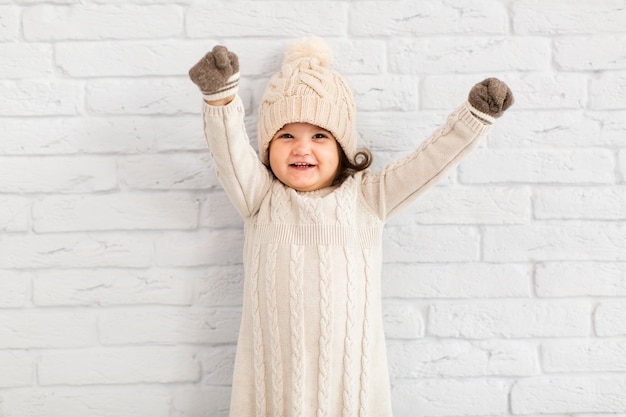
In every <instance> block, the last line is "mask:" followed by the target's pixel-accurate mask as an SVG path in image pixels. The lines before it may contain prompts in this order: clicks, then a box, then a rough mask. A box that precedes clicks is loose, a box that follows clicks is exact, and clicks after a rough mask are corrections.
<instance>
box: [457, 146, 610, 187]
mask: <svg viewBox="0 0 626 417" xmlns="http://www.w3.org/2000/svg"><path fill="white" fill-rule="evenodd" d="M459 173H460V181H461V182H462V183H464V184H490V183H514V184H555V183H556V184H579V183H586V184H613V183H614V182H615V157H614V155H613V152H611V151H610V150H606V149H588V150H585V149H575V150H571V151H570V150H543V149H542V150H526V149H513V150H491V149H490V150H484V149H478V150H476V151H475V152H473V153H472V154H471V155H469V156H468V157H467V158H466V159H465V160H463V163H462V164H460V165H459Z"/></svg>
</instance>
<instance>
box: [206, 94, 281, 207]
mask: <svg viewBox="0 0 626 417" xmlns="http://www.w3.org/2000/svg"><path fill="white" fill-rule="evenodd" d="M244 115H245V111H244V107H243V103H242V102H241V99H240V98H239V97H238V96H237V97H236V98H235V99H234V100H233V101H232V102H231V103H230V104H228V105H226V106H209V105H207V104H206V103H205V104H204V108H203V116H204V133H205V136H206V140H207V143H208V145H209V149H210V151H211V154H212V156H213V159H214V161H215V165H216V169H217V176H218V179H219V181H220V183H221V184H222V186H223V187H224V190H226V193H227V194H228V196H229V197H230V200H231V201H232V203H233V205H234V206H235V207H236V208H237V210H238V212H239V214H240V215H241V216H242V217H244V218H248V217H250V216H252V215H253V214H254V213H255V212H256V211H257V210H258V209H259V206H260V204H261V200H262V198H263V196H264V195H265V194H266V193H267V192H268V191H269V188H270V185H271V182H272V178H271V174H270V172H269V171H268V169H267V168H266V167H265V166H264V165H263V164H262V163H261V161H260V160H259V158H258V156H257V154H256V152H255V151H254V149H253V148H252V146H251V145H250V141H249V139H248V135H247V133H246V128H245V124H244Z"/></svg>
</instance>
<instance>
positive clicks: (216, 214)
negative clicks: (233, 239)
mask: <svg viewBox="0 0 626 417" xmlns="http://www.w3.org/2000/svg"><path fill="white" fill-rule="evenodd" d="M200 225H201V226H204V227H211V228H236V229H238V228H240V227H242V226H243V220H242V218H241V216H239V214H238V213H237V210H235V209H234V207H233V205H232V203H231V202H230V200H229V199H228V196H227V195H226V193H225V192H224V191H216V192H212V193H209V194H207V196H206V198H205V199H204V201H202V208H201V212H200Z"/></svg>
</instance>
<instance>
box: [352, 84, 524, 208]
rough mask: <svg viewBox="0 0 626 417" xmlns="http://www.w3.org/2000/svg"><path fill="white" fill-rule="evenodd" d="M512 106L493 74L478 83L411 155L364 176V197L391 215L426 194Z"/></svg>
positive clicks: (503, 87)
mask: <svg viewBox="0 0 626 417" xmlns="http://www.w3.org/2000/svg"><path fill="white" fill-rule="evenodd" d="M512 104H513V95H512V93H511V90H510V89H509V87H508V86H507V85H506V84H505V83H503V82H502V81H500V80H497V79H495V78H488V79H486V80H484V81H482V82H481V83H478V84H476V85H475V86H474V87H473V88H472V90H471V91H470V93H469V96H468V100H467V102H466V103H464V104H463V105H462V106H461V107H459V108H458V109H457V110H456V111H454V112H453V113H452V114H451V115H450V116H449V117H448V119H447V121H446V123H445V124H444V125H443V126H441V127H440V128H438V129H437V130H436V131H435V132H434V133H433V134H432V135H431V136H430V137H429V138H428V139H426V140H425V141H424V142H423V143H422V145H421V146H420V147H419V149H417V150H416V151H414V152H413V153H411V154H410V155H408V156H406V157H404V158H402V159H399V160H397V161H394V162H392V163H390V164H389V165H387V166H386V167H384V168H383V170H382V171H380V172H378V173H372V174H368V175H366V176H365V177H364V180H363V195H364V197H365V200H366V201H367V202H368V203H369V205H370V206H371V207H372V209H373V210H374V211H375V212H376V214H377V215H378V216H379V217H380V218H381V219H383V220H385V219H387V218H389V217H390V216H392V215H393V214H395V213H396V212H397V211H399V210H400V209H401V208H402V207H404V206H405V205H406V204H408V203H410V202H412V201H413V200H414V199H415V198H417V197H418V196H419V195H420V194H422V193H423V192H425V191H426V190H427V189H429V188H430V187H431V186H433V185H434V184H436V183H437V181H438V180H439V179H440V178H441V177H442V176H443V175H444V174H445V173H446V172H448V171H449V170H450V169H451V168H452V167H454V166H455V165H456V164H457V163H458V162H459V161H460V160H461V159H462V158H463V157H464V156H465V155H467V154H468V153H469V152H470V151H471V150H472V149H474V147H475V146H476V145H477V144H478V143H479V141H480V139H481V138H482V137H484V136H485V135H486V134H487V132H488V131H489V128H490V126H491V124H492V123H493V122H494V121H495V119H496V118H498V117H500V116H501V115H502V113H503V112H504V111H505V110H506V109H507V108H509V107H510V106H511V105H512Z"/></svg>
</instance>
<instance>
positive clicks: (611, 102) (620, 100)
mask: <svg viewBox="0 0 626 417" xmlns="http://www.w3.org/2000/svg"><path fill="white" fill-rule="evenodd" d="M589 96H590V97H589V102H590V106H591V108H592V109H594V110H615V109H618V110H624V109H626V72H617V73H606V74H602V75H600V76H599V78H595V79H592V80H591V86H590V92H589Z"/></svg>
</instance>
